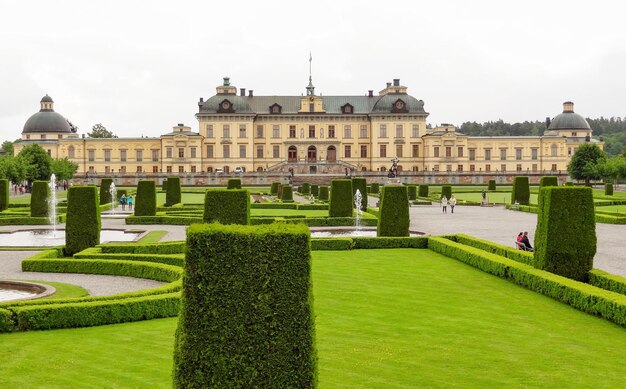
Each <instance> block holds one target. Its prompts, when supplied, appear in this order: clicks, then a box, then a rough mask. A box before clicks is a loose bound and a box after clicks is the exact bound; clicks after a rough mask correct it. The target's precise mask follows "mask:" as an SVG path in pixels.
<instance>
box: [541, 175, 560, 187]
mask: <svg viewBox="0 0 626 389" xmlns="http://www.w3.org/2000/svg"><path fill="white" fill-rule="evenodd" d="M544 186H559V178H558V177H556V176H544V177H541V180H540V181H539V187H540V188H543V187H544Z"/></svg>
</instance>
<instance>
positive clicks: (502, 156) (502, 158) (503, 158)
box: [500, 149, 506, 161]
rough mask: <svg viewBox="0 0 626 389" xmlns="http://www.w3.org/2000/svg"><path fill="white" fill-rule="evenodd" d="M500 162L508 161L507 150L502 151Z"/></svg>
mask: <svg viewBox="0 0 626 389" xmlns="http://www.w3.org/2000/svg"><path fill="white" fill-rule="evenodd" d="M500 160H501V161H506V149H500Z"/></svg>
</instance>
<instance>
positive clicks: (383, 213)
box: [377, 185, 410, 236]
mask: <svg viewBox="0 0 626 389" xmlns="http://www.w3.org/2000/svg"><path fill="white" fill-rule="evenodd" d="M409 224H410V220H409V197H408V193H407V188H406V186H399V185H389V186H385V187H383V193H382V195H381V196H380V217H379V218H378V230H377V235H378V236H409Z"/></svg>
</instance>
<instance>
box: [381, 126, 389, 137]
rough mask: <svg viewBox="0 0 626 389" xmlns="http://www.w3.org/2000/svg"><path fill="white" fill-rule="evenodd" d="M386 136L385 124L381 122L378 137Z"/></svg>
mask: <svg viewBox="0 0 626 389" xmlns="http://www.w3.org/2000/svg"><path fill="white" fill-rule="evenodd" d="M386 137H387V125H386V124H381V125H380V138H386Z"/></svg>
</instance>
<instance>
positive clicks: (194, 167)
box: [191, 165, 196, 173]
mask: <svg viewBox="0 0 626 389" xmlns="http://www.w3.org/2000/svg"><path fill="white" fill-rule="evenodd" d="M191 172H192V173H195V172H196V166H195V165H194V166H192V167H191Z"/></svg>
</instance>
